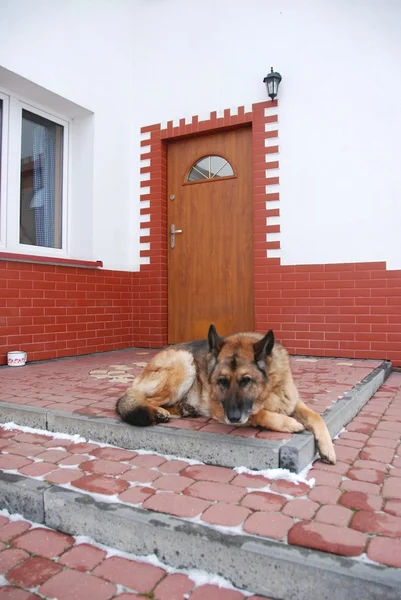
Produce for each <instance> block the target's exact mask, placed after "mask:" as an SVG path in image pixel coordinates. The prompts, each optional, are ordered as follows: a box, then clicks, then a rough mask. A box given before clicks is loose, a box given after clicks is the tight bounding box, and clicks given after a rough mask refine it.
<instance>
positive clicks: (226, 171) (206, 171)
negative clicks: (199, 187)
mask: <svg viewBox="0 0 401 600" xmlns="http://www.w3.org/2000/svg"><path fill="white" fill-rule="evenodd" d="M233 175H234V170H233V168H232V166H231V165H230V163H229V162H228V160H226V159H225V158H223V157H222V156H216V155H210V156H204V157H203V158H200V159H199V160H197V161H196V162H195V163H194V164H193V165H192V167H191V168H190V170H189V173H188V178H187V181H206V180H210V179H217V178H221V177H232V176H233Z"/></svg>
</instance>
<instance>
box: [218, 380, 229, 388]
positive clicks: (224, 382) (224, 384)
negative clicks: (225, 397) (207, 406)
mask: <svg viewBox="0 0 401 600" xmlns="http://www.w3.org/2000/svg"><path fill="white" fill-rule="evenodd" d="M217 383H218V384H219V386H220V387H222V388H225V389H227V388H229V387H230V381H229V379H228V378H227V377H219V378H218V380H217Z"/></svg>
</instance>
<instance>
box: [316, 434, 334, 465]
mask: <svg viewBox="0 0 401 600" xmlns="http://www.w3.org/2000/svg"><path fill="white" fill-rule="evenodd" d="M317 448H318V450H319V454H320V459H321V460H322V461H323V462H326V463H329V464H330V465H335V464H336V451H335V450H334V446H333V442H332V441H331V439H330V437H328V438H325V439H321V440H319V441H318V443H317Z"/></svg>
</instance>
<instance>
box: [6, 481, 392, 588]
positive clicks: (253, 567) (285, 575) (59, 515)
mask: <svg viewBox="0 0 401 600" xmlns="http://www.w3.org/2000/svg"><path fill="white" fill-rule="evenodd" d="M0 481H1V483H2V484H3V483H4V482H6V483H8V484H10V485H12V488H10V492H11V496H13V497H12V498H11V497H10V496H8V503H7V508H9V510H13V511H14V512H19V513H22V514H23V516H24V517H26V518H29V519H32V520H35V521H36V522H40V523H42V524H44V525H46V526H48V527H51V528H53V529H56V530H58V531H62V532H64V533H67V534H70V535H87V536H90V537H91V538H93V539H94V540H95V541H96V542H98V543H102V544H106V545H108V546H111V547H113V548H116V549H119V550H123V551H125V552H132V553H134V554H137V555H147V554H153V553H155V554H156V555H157V556H158V558H159V559H160V560H162V561H163V562H165V563H167V564H169V565H171V566H172V567H175V568H178V569H182V568H185V569H191V568H196V569H204V570H206V571H209V572H211V573H216V572H217V574H219V575H221V576H223V577H226V578H227V579H229V580H230V581H232V583H233V584H234V585H236V586H237V587H240V588H244V589H248V590H250V591H252V592H253V593H256V594H265V595H267V596H271V597H275V598H282V599H284V600H287V599H291V600H310V598H319V600H343V599H344V598H347V600H360V598H364V600H377V598H380V599H381V600H400V598H401V592H400V590H401V569H391V568H389V567H382V566H377V565H373V564H365V563H362V562H359V561H357V560H354V559H352V558H346V557H340V556H333V555H331V554H325V553H323V552H318V551H315V550H309V549H307V548H299V547H295V546H287V545H284V544H281V543H279V542H274V541H269V540H266V539H260V538H258V537H256V536H250V535H235V534H234V535H232V534H225V533H222V532H220V531H217V530H216V529H212V528H209V527H206V526H204V525H200V524H197V523H193V522H191V521H185V520H183V519H179V518H177V517H172V516H169V515H163V514H159V513H153V512H148V511H145V510H143V509H139V508H134V507H132V506H127V505H123V504H117V503H116V504H113V503H110V502H99V501H97V500H95V499H94V498H93V497H92V496H89V495H87V494H84V493H80V492H77V491H72V490H69V489H65V488H62V487H60V486H57V485H49V484H43V483H42V482H37V481H35V480H31V479H29V478H26V477H23V476H19V475H10V474H7V473H2V474H1V473H0ZM2 488H3V486H2ZM21 489H22V490H30V491H32V490H34V491H33V493H32V494H31V496H30V503H27V502H23V503H22V504H20V503H19V502H20V498H21V496H20V495H19V491H20V490H21ZM26 497H27V496H26ZM26 497H25V498H26ZM39 516H41V518H38V517H39Z"/></svg>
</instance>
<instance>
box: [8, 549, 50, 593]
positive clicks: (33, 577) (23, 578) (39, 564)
mask: <svg viewBox="0 0 401 600" xmlns="http://www.w3.org/2000/svg"><path fill="white" fill-rule="evenodd" d="M61 570H62V567H61V566H60V565H58V564H56V563H55V562H52V561H51V560H48V559H47V558H40V557H38V556H35V557H34V558H29V559H28V560H26V561H25V562H23V563H22V564H20V565H18V566H17V567H14V568H13V569H11V570H10V571H9V572H8V573H7V580H8V581H9V582H10V583H14V584H15V585H19V586H20V587H25V588H32V587H36V586H37V585H40V584H42V583H44V582H45V581H47V580H48V579H50V577H53V575H56V573H59V571H61Z"/></svg>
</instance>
